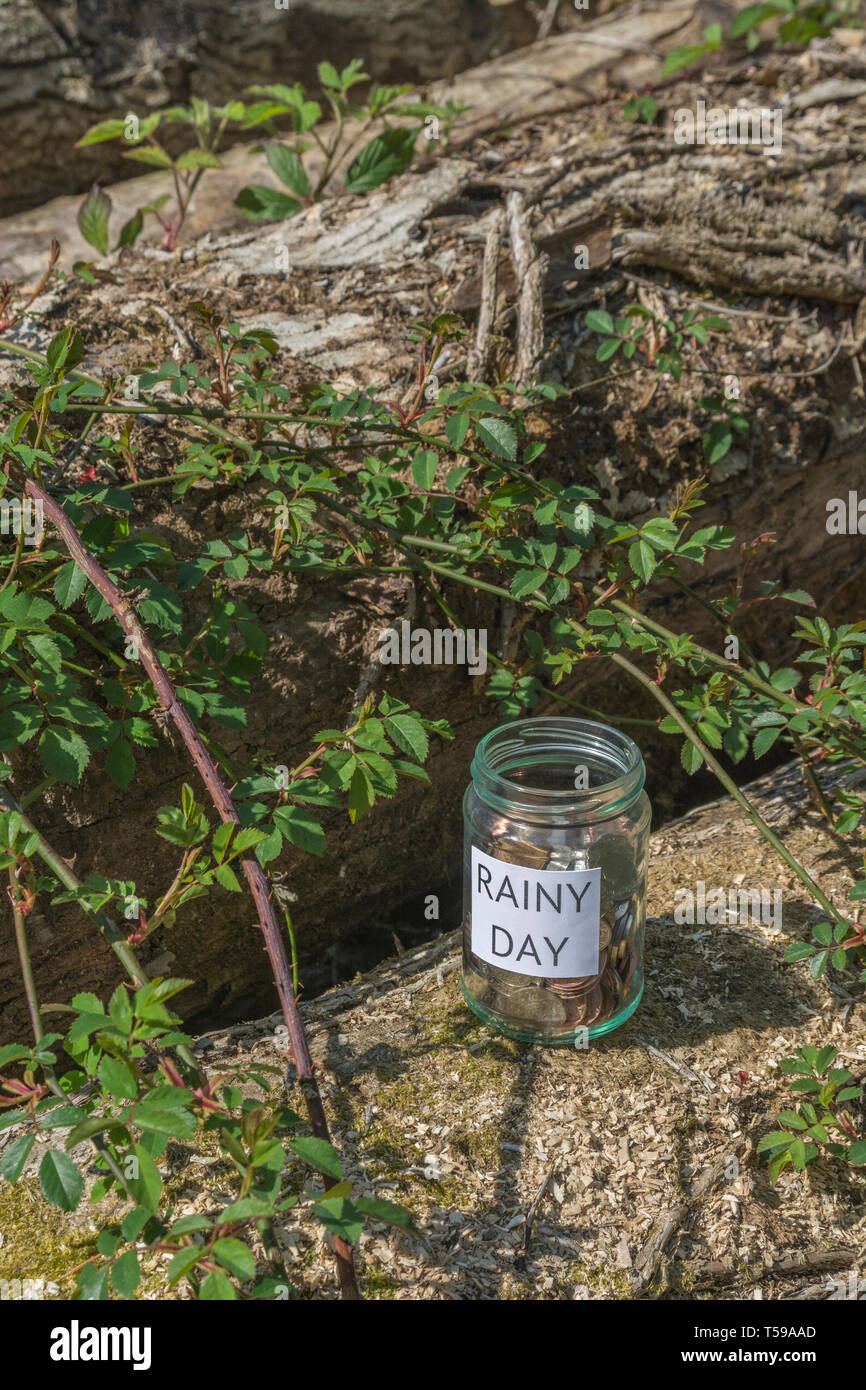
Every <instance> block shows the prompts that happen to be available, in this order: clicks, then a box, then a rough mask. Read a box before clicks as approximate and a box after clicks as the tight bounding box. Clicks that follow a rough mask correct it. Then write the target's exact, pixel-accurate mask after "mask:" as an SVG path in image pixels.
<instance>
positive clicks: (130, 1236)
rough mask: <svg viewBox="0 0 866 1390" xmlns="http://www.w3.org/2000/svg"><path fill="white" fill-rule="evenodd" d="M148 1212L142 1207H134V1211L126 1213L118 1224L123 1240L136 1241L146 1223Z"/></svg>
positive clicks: (148, 1216)
mask: <svg viewBox="0 0 866 1390" xmlns="http://www.w3.org/2000/svg"><path fill="white" fill-rule="evenodd" d="M149 1220H150V1212H149V1211H146V1210H145V1208H144V1207H136V1208H135V1210H134V1211H128V1212H127V1213H126V1216H125V1217H124V1218H123V1220H122V1221H121V1223H120V1229H121V1232H122V1234H123V1238H124V1240H138V1237H139V1236H140V1235H141V1233H142V1231H143V1230H144V1228H145V1226H146V1225H147V1223H148V1221H149Z"/></svg>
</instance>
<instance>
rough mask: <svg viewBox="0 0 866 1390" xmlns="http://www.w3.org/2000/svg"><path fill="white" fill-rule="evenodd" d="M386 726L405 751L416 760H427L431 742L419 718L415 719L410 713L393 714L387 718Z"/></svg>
mask: <svg viewBox="0 0 866 1390" xmlns="http://www.w3.org/2000/svg"><path fill="white" fill-rule="evenodd" d="M385 728H386V730H387V732H388V734H389V736H390V737H391V738H392V739H393V741H394V743H396V744H397V746H398V748H402V750H403V752H404V753H408V754H409V756H410V757H412V758H414V759H415V760H416V762H419V763H423V762H424V761H425V759H426V757H427V752H428V749H429V746H430V743H429V740H428V738H427V732H426V730H425V728H424V726H423V724H422V723H421V721H420V720H419V719H413V718H412V716H411V715H410V714H391V715H388V717H387V718H386V720H385Z"/></svg>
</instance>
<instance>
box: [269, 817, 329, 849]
mask: <svg viewBox="0 0 866 1390" xmlns="http://www.w3.org/2000/svg"><path fill="white" fill-rule="evenodd" d="M274 824H275V826H276V827H277V829H278V830H279V831H280V834H281V835H282V836H284V837H285V839H287V840H288V841H289V843H290V844H292V845H297V847H298V849H303V850H306V851H307V852H308V853H309V854H322V853H323V851H324V848H325V832H324V830H323V829H322V827H321V826H320V824H319V822H318V821H317V820H316V818H315V816H314V815H312V813H311V812H310V811H308V810H307V809H306V807H305V806H279V807H277V809H276V811H275V812H274ZM263 843H264V844H267V841H264V842H263ZM259 848H261V846H259Z"/></svg>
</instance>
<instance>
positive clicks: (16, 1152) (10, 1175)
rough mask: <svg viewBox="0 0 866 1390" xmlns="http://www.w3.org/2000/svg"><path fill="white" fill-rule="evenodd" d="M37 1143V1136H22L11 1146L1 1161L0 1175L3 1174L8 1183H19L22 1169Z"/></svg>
mask: <svg viewBox="0 0 866 1390" xmlns="http://www.w3.org/2000/svg"><path fill="white" fill-rule="evenodd" d="M35 1143H36V1135H35V1134H22V1135H20V1136H19V1138H17V1139H14V1140H13V1141H12V1143H11V1144H10V1145H9V1148H8V1149H7V1150H6V1151H5V1153H4V1154H3V1157H2V1159H0V1173H2V1174H3V1176H4V1178H5V1179H6V1181H7V1182H17V1181H18V1179H19V1178H20V1176H21V1169H22V1168H23V1167H24V1164H25V1163H26V1162H27V1158H28V1156H29V1154H30V1150H31V1149H32V1148H33V1145H34V1144H35Z"/></svg>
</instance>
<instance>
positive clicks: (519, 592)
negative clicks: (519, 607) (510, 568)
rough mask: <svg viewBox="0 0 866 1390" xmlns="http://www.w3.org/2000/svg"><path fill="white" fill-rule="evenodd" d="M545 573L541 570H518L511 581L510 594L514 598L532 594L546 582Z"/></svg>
mask: <svg viewBox="0 0 866 1390" xmlns="http://www.w3.org/2000/svg"><path fill="white" fill-rule="evenodd" d="M546 578H547V572H546V570H543V569H538V568H537V567H536V568H534V569H528V570H518V571H517V573H516V574H515V575H514V577H513V578H512V580H511V585H510V587H511V592H512V593H513V594H514V596H515V598H522V597H523V595H524V594H531V593H534V592H535V590H536V589H538V588H539V587H540V586H541V585H542V584H543V583H544V581H545V580H546Z"/></svg>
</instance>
